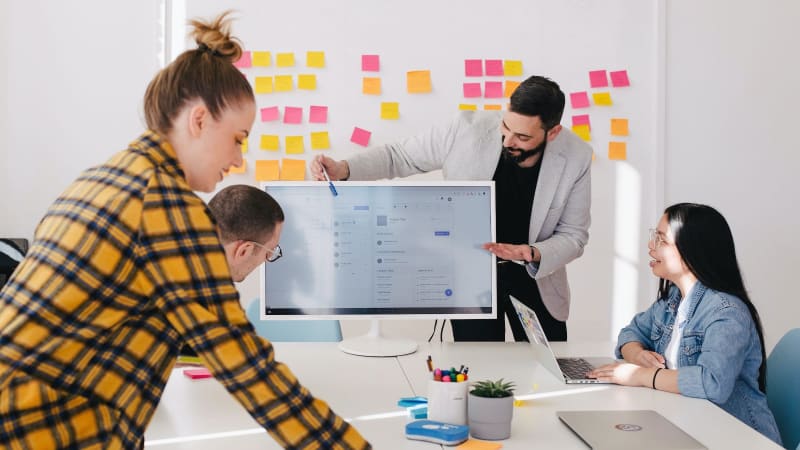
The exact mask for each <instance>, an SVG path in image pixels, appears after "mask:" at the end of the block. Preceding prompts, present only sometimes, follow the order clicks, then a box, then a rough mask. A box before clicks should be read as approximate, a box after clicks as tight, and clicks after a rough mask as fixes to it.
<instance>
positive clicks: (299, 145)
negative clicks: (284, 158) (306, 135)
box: [286, 136, 305, 155]
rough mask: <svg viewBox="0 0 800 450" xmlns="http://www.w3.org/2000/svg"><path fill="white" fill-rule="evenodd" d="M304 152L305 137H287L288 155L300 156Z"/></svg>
mask: <svg viewBox="0 0 800 450" xmlns="http://www.w3.org/2000/svg"><path fill="white" fill-rule="evenodd" d="M304 151H305V148H304V147H303V136H286V154H288V155H299V154H301V153H303V152H304Z"/></svg>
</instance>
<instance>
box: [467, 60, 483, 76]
mask: <svg viewBox="0 0 800 450" xmlns="http://www.w3.org/2000/svg"><path fill="white" fill-rule="evenodd" d="M464 75H466V76H468V77H482V76H483V61H482V60H480V59H465V60H464Z"/></svg>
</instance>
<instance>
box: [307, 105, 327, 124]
mask: <svg viewBox="0 0 800 450" xmlns="http://www.w3.org/2000/svg"><path fill="white" fill-rule="evenodd" d="M308 121H309V122H311V123H328V107H327V106H312V107H311V111H310V112H309V117H308Z"/></svg>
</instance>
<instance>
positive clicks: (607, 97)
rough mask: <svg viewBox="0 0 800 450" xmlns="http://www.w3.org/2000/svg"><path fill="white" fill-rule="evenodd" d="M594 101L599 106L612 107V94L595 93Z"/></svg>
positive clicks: (593, 95)
mask: <svg viewBox="0 0 800 450" xmlns="http://www.w3.org/2000/svg"><path fill="white" fill-rule="evenodd" d="M592 100H594V104H595V105H597V106H611V105H612V104H613V103H612V102H611V94H610V93H608V92H595V93H593V94H592Z"/></svg>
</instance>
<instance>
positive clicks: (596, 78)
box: [589, 70, 608, 88]
mask: <svg viewBox="0 0 800 450" xmlns="http://www.w3.org/2000/svg"><path fill="white" fill-rule="evenodd" d="M589 86H591V87H593V88H596V87H606V86H608V76H607V75H606V71H605V70H592V71H591V72H589Z"/></svg>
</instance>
